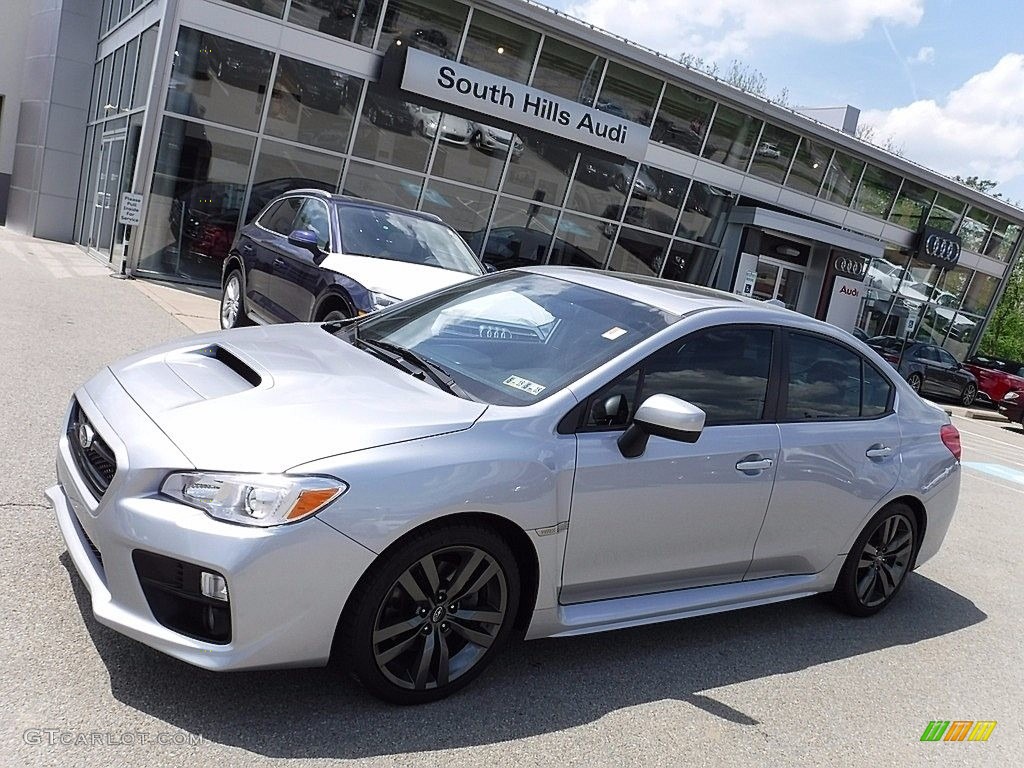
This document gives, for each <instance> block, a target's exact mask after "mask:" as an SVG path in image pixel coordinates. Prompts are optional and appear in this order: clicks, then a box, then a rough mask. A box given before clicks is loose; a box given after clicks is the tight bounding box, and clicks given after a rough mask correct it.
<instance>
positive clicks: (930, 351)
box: [914, 347, 939, 363]
mask: <svg viewBox="0 0 1024 768" xmlns="http://www.w3.org/2000/svg"><path fill="white" fill-rule="evenodd" d="M914 359H915V360H928V361H930V362H933V363H937V362H939V356H938V355H937V354H935V348H934V347H920V348H919V349H918V350H917V351H916V352H915V353H914Z"/></svg>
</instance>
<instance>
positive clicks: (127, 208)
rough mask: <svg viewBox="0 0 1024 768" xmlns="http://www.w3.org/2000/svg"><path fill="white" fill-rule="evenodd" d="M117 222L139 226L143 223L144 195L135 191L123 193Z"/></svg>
mask: <svg viewBox="0 0 1024 768" xmlns="http://www.w3.org/2000/svg"><path fill="white" fill-rule="evenodd" d="M117 223H118V224H124V225H126V226H129V227H137V226H138V225H139V224H141V223H142V195H139V194H136V193H134V192H122V193H121V208H120V213H118V215H117Z"/></svg>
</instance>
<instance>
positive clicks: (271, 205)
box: [252, 195, 305, 238]
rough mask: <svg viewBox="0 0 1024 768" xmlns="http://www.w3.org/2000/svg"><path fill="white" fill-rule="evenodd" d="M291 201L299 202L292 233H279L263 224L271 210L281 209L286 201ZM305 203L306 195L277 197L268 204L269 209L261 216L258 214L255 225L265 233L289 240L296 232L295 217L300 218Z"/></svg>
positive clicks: (262, 212) (254, 221) (293, 215)
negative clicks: (264, 218)
mask: <svg viewBox="0 0 1024 768" xmlns="http://www.w3.org/2000/svg"><path fill="white" fill-rule="evenodd" d="M291 199H297V200H299V207H298V208H296V209H295V213H294V214H292V225H293V226H292V229H291V230H290V231H288V232H278V231H277V230H276V229H271V228H270V227H269V226H267V224H265V223H263V217H264V216H266V215H267V213H269V212H270V209H271V208H276V207H279V206H281V205H283V204H284V203H285V201H286V200H291ZM304 201H305V196H304V195H283V196H281V197H276V198H274V199H273V200H271V201H270V202H269V203H267V207H266V208H264V209H263V210H262V211H261V212H260V213H259V214H257V216H256V218H254V219H253V220H252V221H253V224H255V225H256V226H257V227H259V228H260V229H262V230H263V231H264V232H269V233H270V234H272V235H277V236H278V237H284V238H287V237H288V236H289V235H290V234H291V233H292V232H293V231H295V227H294V224H295V217H296V216H298V215H299V211H301V210H302V206H303V203H304Z"/></svg>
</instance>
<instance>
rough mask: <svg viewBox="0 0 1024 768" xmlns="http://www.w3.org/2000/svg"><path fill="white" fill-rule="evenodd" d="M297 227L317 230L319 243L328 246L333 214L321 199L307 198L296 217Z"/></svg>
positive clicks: (324, 246)
mask: <svg viewBox="0 0 1024 768" xmlns="http://www.w3.org/2000/svg"><path fill="white" fill-rule="evenodd" d="M295 228H296V229H311V230H313V231H314V232H316V239H317V245H319V246H320V247H321V248H326V247H327V246H328V245H329V244H330V242H331V216H330V214H329V213H328V212H327V206H326V205H325V204H324V203H323V202H322V201H321V200H314V199H313V198H311V197H310V198H306V201H305V202H304V203H303V204H302V210H300V211H299V216H298V218H297V219H295Z"/></svg>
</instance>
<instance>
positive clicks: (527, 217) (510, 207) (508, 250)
mask: <svg viewBox="0 0 1024 768" xmlns="http://www.w3.org/2000/svg"><path fill="white" fill-rule="evenodd" d="M557 219H558V211H557V210H556V209H554V208H547V207H545V206H541V205H537V204H536V203H526V202H523V201H520V200H510V199H502V200H501V201H500V202H499V203H498V206H497V207H496V208H495V209H494V220H493V221H492V222H491V232H490V234H489V235H488V236H487V243H486V244H485V243H484V241H483V238H484V230H483V229H482V228H481V229H479V230H477V231H476V232H470V233H467V234H466V242H468V243H469V245H470V247H471V248H472V249H473V250H474V251H475V252H476V253H477V255H478V256H480V257H481V259H482V260H483V261H484V263H485V264H491V265H493V266H494V267H495V268H497V269H511V268H513V267H529V266H535V265H537V264H544V263H545V262H546V261H547V255H548V247H549V246H550V245H551V235H552V233H553V232H554V231H555V222H556V220H557Z"/></svg>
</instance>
